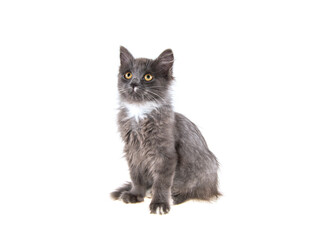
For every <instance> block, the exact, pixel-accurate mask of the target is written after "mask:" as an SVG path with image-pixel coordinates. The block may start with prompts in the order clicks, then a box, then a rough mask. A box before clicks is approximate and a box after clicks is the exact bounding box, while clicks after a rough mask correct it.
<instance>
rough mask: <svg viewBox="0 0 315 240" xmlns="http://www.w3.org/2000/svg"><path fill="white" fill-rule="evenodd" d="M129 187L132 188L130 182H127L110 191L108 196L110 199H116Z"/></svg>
mask: <svg viewBox="0 0 315 240" xmlns="http://www.w3.org/2000/svg"><path fill="white" fill-rule="evenodd" d="M131 188H132V185H131V182H127V183H125V184H124V185H123V186H121V187H120V188H117V189H116V190H115V191H114V192H112V193H111V194H110V196H111V198H112V199H114V200H118V199H119V198H120V196H121V194H122V193H123V192H125V191H130V190H131Z"/></svg>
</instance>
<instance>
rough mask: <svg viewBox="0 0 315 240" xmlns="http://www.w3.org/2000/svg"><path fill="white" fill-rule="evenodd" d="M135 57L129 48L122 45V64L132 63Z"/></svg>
mask: <svg viewBox="0 0 315 240" xmlns="http://www.w3.org/2000/svg"><path fill="white" fill-rule="evenodd" d="M133 60H134V58H133V56H132V55H131V53H130V52H129V51H128V50H127V48H125V47H123V46H120V64H121V65H126V64H131V63H132V62H133Z"/></svg>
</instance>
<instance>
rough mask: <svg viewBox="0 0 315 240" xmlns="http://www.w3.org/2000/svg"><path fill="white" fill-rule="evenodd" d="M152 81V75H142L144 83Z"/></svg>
mask: <svg viewBox="0 0 315 240" xmlns="http://www.w3.org/2000/svg"><path fill="white" fill-rule="evenodd" d="M152 79H153V77H152V75H151V74H149V73H148V74H146V75H144V80H146V81H148V82H149V81H151V80H152Z"/></svg>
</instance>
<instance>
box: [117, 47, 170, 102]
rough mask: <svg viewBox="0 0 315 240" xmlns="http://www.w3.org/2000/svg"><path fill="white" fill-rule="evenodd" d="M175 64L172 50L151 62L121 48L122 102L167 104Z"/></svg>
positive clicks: (119, 81)
mask: <svg viewBox="0 0 315 240" xmlns="http://www.w3.org/2000/svg"><path fill="white" fill-rule="evenodd" d="M173 62H174V56H173V52H172V50H171V49H167V50H165V51H164V52H162V53H161V54H160V56H159V57H158V58H156V59H155V60H151V59H147V58H134V57H133V56H132V55H131V53H130V52H129V51H128V50H127V49H126V48H124V47H120V68H119V74H118V91H119V95H120V97H121V100H123V101H126V102H128V103H142V102H148V101H153V102H156V103H163V102H165V99H166V98H167V97H168V89H169V87H170V85H171V82H172V80H173V73H172V67H173Z"/></svg>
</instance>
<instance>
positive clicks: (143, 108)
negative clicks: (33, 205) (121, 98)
mask: <svg viewBox="0 0 315 240" xmlns="http://www.w3.org/2000/svg"><path fill="white" fill-rule="evenodd" d="M160 106H161V105H160V104H158V103H155V102H146V103H142V104H135V103H134V104H131V103H122V107H124V108H126V109H127V113H128V118H135V120H136V121H137V122H139V120H141V119H144V118H146V117H147V115H148V114H149V113H151V112H152V111H153V110H155V109H157V108H159V107H160Z"/></svg>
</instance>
